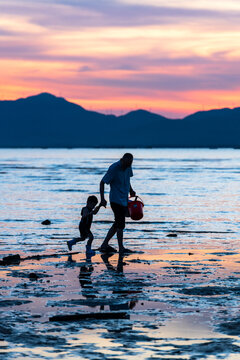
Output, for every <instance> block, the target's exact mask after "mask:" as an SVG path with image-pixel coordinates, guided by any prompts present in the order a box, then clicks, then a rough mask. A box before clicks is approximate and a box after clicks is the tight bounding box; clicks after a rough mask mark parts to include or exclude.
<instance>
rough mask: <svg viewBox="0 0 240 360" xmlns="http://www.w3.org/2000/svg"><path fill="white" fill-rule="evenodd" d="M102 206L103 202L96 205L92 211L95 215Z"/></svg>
mask: <svg viewBox="0 0 240 360" xmlns="http://www.w3.org/2000/svg"><path fill="white" fill-rule="evenodd" d="M101 206H102V205H101V204H99V205H98V206H95V208H94V209H93V210H92V211H91V213H92V214H93V215H96V214H97V213H98V212H99V210H100V207H101Z"/></svg>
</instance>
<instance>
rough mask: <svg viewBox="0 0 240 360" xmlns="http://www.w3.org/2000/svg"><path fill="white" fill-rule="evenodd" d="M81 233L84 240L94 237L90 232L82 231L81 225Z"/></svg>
mask: <svg viewBox="0 0 240 360" xmlns="http://www.w3.org/2000/svg"><path fill="white" fill-rule="evenodd" d="M79 231H80V236H81V239H82V240H85V239H88V238H91V237H93V234H92V232H91V231H90V230H87V229H82V228H81V226H80V225H79Z"/></svg>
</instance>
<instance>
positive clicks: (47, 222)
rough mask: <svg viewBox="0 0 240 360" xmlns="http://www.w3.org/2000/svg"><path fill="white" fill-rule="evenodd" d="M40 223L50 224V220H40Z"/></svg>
mask: <svg viewBox="0 0 240 360" xmlns="http://www.w3.org/2000/svg"><path fill="white" fill-rule="evenodd" d="M41 224H42V225H51V221H50V220H48V219H47V220H44V221H42V223H41Z"/></svg>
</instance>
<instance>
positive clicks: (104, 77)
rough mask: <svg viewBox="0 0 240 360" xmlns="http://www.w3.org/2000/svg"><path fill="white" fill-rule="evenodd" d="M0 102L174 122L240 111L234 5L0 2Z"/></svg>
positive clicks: (239, 43)
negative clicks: (60, 104) (145, 113)
mask: <svg viewBox="0 0 240 360" xmlns="http://www.w3.org/2000/svg"><path fill="white" fill-rule="evenodd" d="M0 54H1V56H0V79H1V81H0V99H1V100H10V99H17V98H19V97H26V96H29V95H34V94H38V93H40V92H50V93H52V94H54V95H57V96H63V97H65V98H66V99H67V100H69V101H73V102H76V103H78V104H80V105H81V106H83V107H85V108H86V109H89V110H96V111H101V112H104V113H115V114H123V113H126V112H128V111H130V110H134V109H137V108H144V109H146V110H150V111H153V112H157V113H159V114H162V115H165V116H169V117H173V118H175V117H183V116H184V115H187V114H189V113H192V112H195V111H199V110H207V109H210V108H222V107H237V106H240V62H239V60H240V1H239V0H198V1H193V0H191V1H190V0H168V1H166V0H165V1H163V0H0Z"/></svg>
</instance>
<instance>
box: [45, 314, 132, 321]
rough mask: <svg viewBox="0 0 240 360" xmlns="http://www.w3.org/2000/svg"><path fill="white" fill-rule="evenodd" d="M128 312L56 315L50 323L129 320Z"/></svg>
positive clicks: (51, 318) (50, 319)
mask: <svg viewBox="0 0 240 360" xmlns="http://www.w3.org/2000/svg"><path fill="white" fill-rule="evenodd" d="M128 318H129V315H128V314H127V313H126V312H105V313H103V312H99V313H82V314H72V315H56V316H52V317H50V318H49V321H77V320H87V319H94V320H107V319H128Z"/></svg>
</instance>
